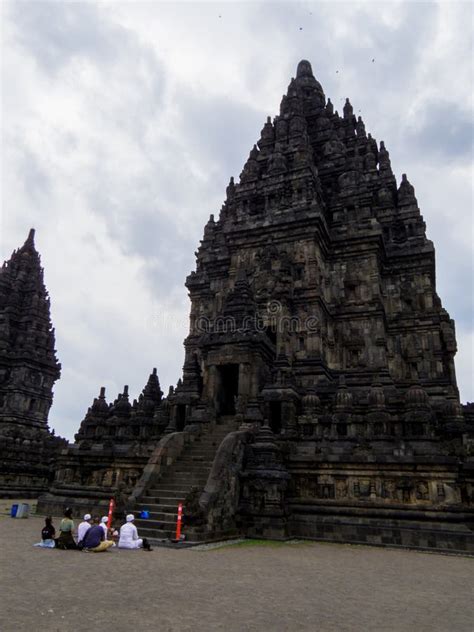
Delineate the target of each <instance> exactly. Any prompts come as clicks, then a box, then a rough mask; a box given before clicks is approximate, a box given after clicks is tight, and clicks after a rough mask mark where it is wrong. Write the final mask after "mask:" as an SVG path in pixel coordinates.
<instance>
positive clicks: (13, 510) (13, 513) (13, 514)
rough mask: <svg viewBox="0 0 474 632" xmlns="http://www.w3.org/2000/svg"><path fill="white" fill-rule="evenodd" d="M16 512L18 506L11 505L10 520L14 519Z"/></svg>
mask: <svg viewBox="0 0 474 632" xmlns="http://www.w3.org/2000/svg"><path fill="white" fill-rule="evenodd" d="M17 511H18V505H12V508H11V510H10V517H11V518H16V512H17Z"/></svg>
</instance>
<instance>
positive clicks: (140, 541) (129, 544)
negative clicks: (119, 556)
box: [118, 514, 151, 551]
mask: <svg viewBox="0 0 474 632" xmlns="http://www.w3.org/2000/svg"><path fill="white" fill-rule="evenodd" d="M134 520H135V516H134V515H133V514H128V516H127V517H126V521H127V522H126V523H125V524H124V525H122V526H121V527H120V537H119V543H118V546H119V549H141V548H143V549H144V550H145V551H151V546H150V544H149V542H148V540H147V539H146V538H139V537H138V530H137V528H136V526H135V525H134V524H133V521H134Z"/></svg>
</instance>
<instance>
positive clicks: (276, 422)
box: [270, 402, 281, 434]
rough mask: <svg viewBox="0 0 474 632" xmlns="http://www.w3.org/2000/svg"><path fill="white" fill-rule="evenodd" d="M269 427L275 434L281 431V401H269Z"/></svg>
mask: <svg viewBox="0 0 474 632" xmlns="http://www.w3.org/2000/svg"><path fill="white" fill-rule="evenodd" d="M270 428H271V430H272V432H274V433H275V434H280V432H281V402H270Z"/></svg>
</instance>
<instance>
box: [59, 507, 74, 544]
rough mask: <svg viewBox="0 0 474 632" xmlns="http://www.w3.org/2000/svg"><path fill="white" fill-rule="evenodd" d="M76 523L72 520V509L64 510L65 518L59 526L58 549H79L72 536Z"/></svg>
mask: <svg viewBox="0 0 474 632" xmlns="http://www.w3.org/2000/svg"><path fill="white" fill-rule="evenodd" d="M73 530H74V521H73V519H72V509H70V508H69V507H68V508H67V509H65V510H64V518H63V519H62V520H61V524H60V525H59V538H58V539H57V540H56V546H57V548H58V549H77V545H76V541H75V540H74V537H73V535H72V532H73Z"/></svg>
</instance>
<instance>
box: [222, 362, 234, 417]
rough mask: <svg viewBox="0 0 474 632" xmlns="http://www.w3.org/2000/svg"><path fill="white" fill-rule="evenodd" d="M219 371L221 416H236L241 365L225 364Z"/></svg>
mask: <svg viewBox="0 0 474 632" xmlns="http://www.w3.org/2000/svg"><path fill="white" fill-rule="evenodd" d="M218 370H219V378H220V379H219V392H218V397H217V401H218V406H219V408H218V410H219V414H220V415H235V400H236V397H237V396H238V394H239V365H238V364H223V365H222V366H219V367H218Z"/></svg>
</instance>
